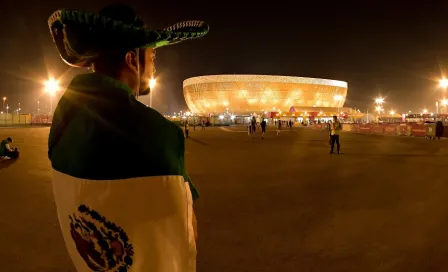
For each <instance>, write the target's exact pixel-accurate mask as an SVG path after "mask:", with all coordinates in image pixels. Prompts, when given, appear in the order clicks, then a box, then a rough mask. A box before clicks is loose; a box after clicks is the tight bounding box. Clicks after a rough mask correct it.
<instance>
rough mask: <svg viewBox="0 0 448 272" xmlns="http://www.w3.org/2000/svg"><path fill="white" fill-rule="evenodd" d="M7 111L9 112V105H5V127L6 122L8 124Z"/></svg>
mask: <svg viewBox="0 0 448 272" xmlns="http://www.w3.org/2000/svg"><path fill="white" fill-rule="evenodd" d="M8 110H9V105H8V104H6V118H5V125H6V124H7V122H8Z"/></svg>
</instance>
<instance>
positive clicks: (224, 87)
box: [183, 75, 347, 114]
mask: <svg viewBox="0 0 448 272" xmlns="http://www.w3.org/2000/svg"><path fill="white" fill-rule="evenodd" d="M183 89H184V97H185V101H186V102H187V105H188V107H189V109H190V111H191V112H192V113H195V114H219V113H224V112H232V113H234V114H248V113H254V112H255V113H260V112H264V111H269V112H288V111H289V110H290V109H291V108H292V107H295V108H301V107H304V108H305V107H318V108H339V107H343V105H344V102H345V98H346V96H347V82H344V81H337V80H330V79H319V78H307V77H288V76H266V75H211V76H199V77H192V78H189V79H186V80H185V81H184V83H183Z"/></svg>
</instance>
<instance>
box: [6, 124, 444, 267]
mask: <svg viewBox="0 0 448 272" xmlns="http://www.w3.org/2000/svg"><path fill="white" fill-rule="evenodd" d="M48 132H49V128H11V129H8V128H0V138H2V139H3V138H6V137H7V136H11V137H12V138H13V139H14V147H18V148H19V149H20V151H21V154H20V156H21V157H20V159H19V160H17V161H16V162H15V163H13V164H6V163H5V162H1V163H0V185H1V190H0V204H1V206H2V207H3V208H2V213H1V215H2V216H1V217H0V230H1V231H0V241H1V243H2V247H0V271H11V272H12V271H23V272H27V271H36V272H37V271H39V272H43V271H45V272H47V271H48V272H50V271H55V272H56V271H57V272H61V271H64V272H66V271H67V272H68V271H74V268H73V267H72V265H71V262H70V260H69V257H68V255H67V253H66V250H65V246H64V244H63V241H62V236H61V234H60V231H59V226H58V222H57V218H56V210H55V206H54V202H53V196H52V187H51V181H50V163H49V161H48V159H47V137H48ZM190 134H191V138H189V139H187V151H186V163H187V170H188V172H189V175H190V176H191V178H192V179H193V181H194V182H195V184H196V185H197V187H198V189H199V190H200V192H201V197H200V199H199V200H198V201H197V203H196V204H195V208H196V212H197V218H198V228H199V237H198V238H199V241H198V269H197V270H198V272H215V271H216V272H218V271H219V272H221V271H223V272H226V271H229V272H246V271H247V272H255V271H272V272H297V271H302V272H305V271H310V272H311V271H312V272H339V271H340V272H359V271H363V272H368V271H405V272H414V271H415V272H422V271H446V270H447V268H446V267H447V261H446V258H447V256H448V178H447V177H448V175H447V169H448V161H447V159H448V141H444V140H442V141H433V140H425V139H417V138H411V137H388V136H373V135H360V134H351V133H343V134H342V135H341V144H342V152H343V154H341V155H329V154H328V152H329V147H328V134H327V132H325V131H317V130H312V129H309V128H298V129H294V130H292V131H291V130H287V129H285V131H283V132H282V133H281V135H280V136H279V137H276V135H275V134H276V133H275V132H274V131H268V133H267V135H266V138H265V139H264V140H261V136H260V135H257V136H256V137H255V138H254V139H251V138H250V137H249V136H248V135H247V132H246V131H245V130H244V128H232V127H230V128H207V129H206V130H205V131H201V130H200V128H198V129H197V130H196V131H191V133H190ZM117 159H126V158H123V156H122V155H117Z"/></svg>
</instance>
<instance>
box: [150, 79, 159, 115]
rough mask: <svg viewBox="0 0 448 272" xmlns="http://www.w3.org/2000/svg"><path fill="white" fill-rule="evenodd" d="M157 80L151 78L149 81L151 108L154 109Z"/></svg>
mask: <svg viewBox="0 0 448 272" xmlns="http://www.w3.org/2000/svg"><path fill="white" fill-rule="evenodd" d="M156 83H157V82H156V79H155V78H151V79H150V80H149V107H150V108H152V92H153V91H154V88H155V87H156Z"/></svg>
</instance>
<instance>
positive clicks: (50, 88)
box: [44, 78, 59, 113]
mask: <svg viewBox="0 0 448 272" xmlns="http://www.w3.org/2000/svg"><path fill="white" fill-rule="evenodd" d="M44 86H45V92H47V93H48V95H49V96H50V113H52V112H53V96H54V95H55V94H56V92H57V91H58V90H59V82H58V81H57V80H55V79H54V78H50V79H48V80H47V81H45V82H44Z"/></svg>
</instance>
